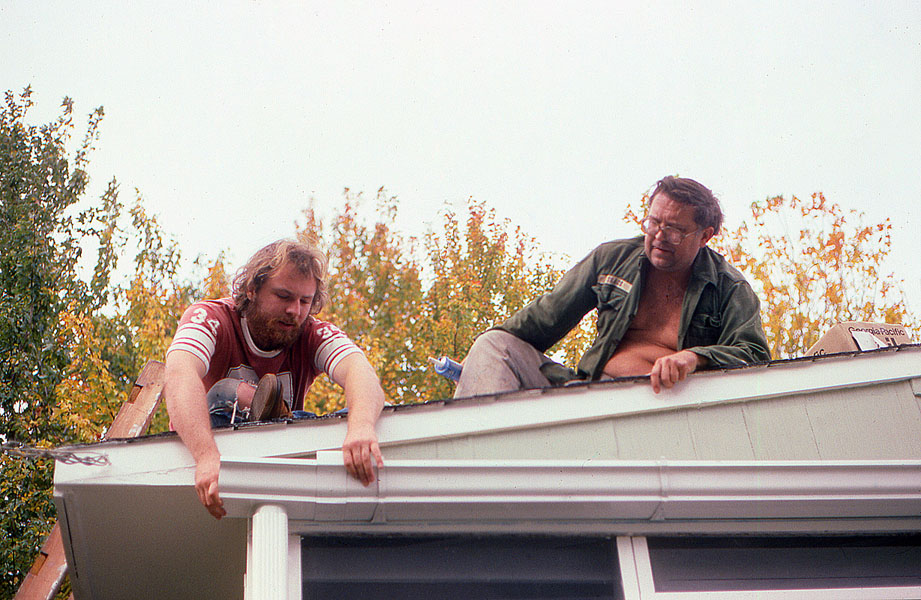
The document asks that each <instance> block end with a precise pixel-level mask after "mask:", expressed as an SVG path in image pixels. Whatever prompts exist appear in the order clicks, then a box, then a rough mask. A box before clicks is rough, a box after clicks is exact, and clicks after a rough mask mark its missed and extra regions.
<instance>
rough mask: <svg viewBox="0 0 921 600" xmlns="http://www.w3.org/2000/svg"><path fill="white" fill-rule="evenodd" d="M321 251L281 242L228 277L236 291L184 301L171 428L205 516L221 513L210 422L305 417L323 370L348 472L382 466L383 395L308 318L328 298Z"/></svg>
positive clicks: (173, 367)
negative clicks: (340, 415) (190, 462)
mask: <svg viewBox="0 0 921 600" xmlns="http://www.w3.org/2000/svg"><path fill="white" fill-rule="evenodd" d="M325 277H326V257H325V256H324V255H323V254H322V253H321V252H320V251H319V250H317V249H316V248H314V247H313V246H310V245H307V244H302V243H299V242H295V241H291V240H279V241H277V242H274V243H272V244H269V245H268V246H266V247H264V248H262V249H261V250H259V251H258V252H256V254H254V255H253V257H252V258H250V260H249V261H248V262H247V264H246V265H245V266H244V267H243V268H242V269H241V270H240V271H239V273H238V274H237V275H236V276H235V277H234V281H233V296H232V297H231V298H222V299H220V300H205V301H202V302H196V303H195V304H193V305H192V306H190V307H189V308H188V309H187V310H186V311H185V313H184V314H183V315H182V318H181V319H180V321H179V328H178V329H177V331H176V336H175V337H174V338H173V342H172V344H171V345H170V347H169V350H167V353H166V376H165V385H164V389H163V395H164V397H165V399H166V407H167V411H168V412H169V416H170V425H171V427H172V428H173V429H175V430H176V432H177V433H178V434H179V437H180V438H181V439H182V441H183V443H184V444H185V445H186V447H187V448H188V449H189V451H190V452H191V453H192V456H193V457H194V458H195V464H196V469H195V490H196V492H197V493H198V496H199V500H201V503H202V504H203V505H204V506H205V508H206V509H207V510H208V512H209V513H211V515H213V516H214V517H215V518H218V519H220V518H221V517H223V516H224V515H225V514H226V511H225V510H224V508H223V501H222V500H221V498H220V494H219V489H218V476H219V472H220V454H219V452H218V449H217V445H216V444H215V441H214V435H213V434H212V432H211V428H212V427H215V426H221V425H229V424H233V423H237V422H240V421H243V420H250V421H259V420H268V419H272V418H278V417H290V416H298V415H299V414H304V415H306V413H303V411H302V409H303V405H304V394H305V392H306V391H307V389H308V388H309V387H310V384H311V383H312V382H313V380H314V379H315V378H316V377H317V376H318V375H320V374H321V373H325V374H326V375H327V376H328V377H329V378H330V379H332V380H333V381H334V382H336V383H337V384H338V385H340V386H341V387H342V388H343V389H344V390H345V400H346V408H347V409H348V431H347V433H346V436H345V441H344V442H343V444H342V451H343V460H344V463H345V467H346V469H347V470H348V472H349V474H350V475H352V476H353V477H355V478H356V479H358V480H359V481H361V483H362V484H364V485H368V484H370V483H371V482H373V481H374V464H375V463H376V464H377V466H378V467H380V466H382V465H383V459H382V457H381V451H380V447H379V446H378V443H377V435H376V433H375V429H374V428H375V424H376V423H377V419H378V417H379V416H380V412H381V409H382V407H383V405H384V392H383V390H382V389H381V386H380V381H379V380H378V378H377V374H376V373H375V371H374V368H373V367H372V366H371V364H370V363H369V362H368V360H367V359H366V358H365V355H364V353H363V352H362V351H361V350H360V349H359V348H358V347H357V346H356V345H355V344H354V343H352V341H351V340H350V339H349V338H348V337H347V336H346V335H345V334H344V333H343V332H342V331H340V330H339V329H338V328H337V327H336V326H334V325H332V324H330V323H326V322H324V321H320V320H318V319H317V318H316V317H314V315H315V314H316V313H318V312H319V311H320V309H322V308H323V305H324V304H325V303H326V302H327V300H328V299H329V296H328V293H327V291H326V290H327V283H326V279H325Z"/></svg>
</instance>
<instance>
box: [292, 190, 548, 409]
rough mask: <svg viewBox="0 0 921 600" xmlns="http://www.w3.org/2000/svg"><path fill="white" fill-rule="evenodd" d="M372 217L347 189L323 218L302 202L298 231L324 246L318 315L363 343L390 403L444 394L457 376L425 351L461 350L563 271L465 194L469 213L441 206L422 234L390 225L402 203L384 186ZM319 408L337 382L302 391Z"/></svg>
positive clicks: (332, 400) (336, 404)
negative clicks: (325, 276) (322, 304)
mask: <svg viewBox="0 0 921 600" xmlns="http://www.w3.org/2000/svg"><path fill="white" fill-rule="evenodd" d="M373 202H374V208H375V209H376V210H375V212H376V214H377V221H376V222H374V223H370V224H369V223H367V222H366V221H365V220H363V219H362V218H361V217H360V216H359V209H360V208H361V207H363V206H364V205H365V203H366V200H365V199H364V198H363V197H362V195H361V194H354V193H352V192H351V191H350V190H345V192H344V199H343V208H342V210H341V211H339V212H338V213H337V214H335V215H334V216H333V217H332V218H331V219H330V220H329V221H328V225H324V223H323V221H322V220H321V219H320V217H319V216H318V215H317V214H316V212H315V211H314V210H313V209H308V210H307V211H305V215H304V216H305V223H304V224H303V225H302V226H300V227H299V228H298V237H299V238H301V239H304V240H309V241H314V242H316V243H318V244H319V245H320V247H322V248H324V249H327V251H328V253H329V257H330V269H331V271H330V278H329V279H330V283H329V290H330V297H331V301H330V303H329V305H328V306H327V307H326V308H325V309H324V311H323V313H322V314H321V315H320V318H323V319H326V320H329V321H330V322H332V323H335V324H336V325H338V326H339V327H340V328H342V329H343V330H344V331H346V332H347V333H348V334H349V336H350V337H351V338H352V339H353V340H355V341H356V343H358V345H359V346H361V347H362V348H363V349H364V350H365V352H366V353H367V354H368V357H369V359H370V360H371V362H372V364H374V365H375V366H376V368H377V371H378V376H379V377H380V379H381V384H382V386H383V387H384V391H385V393H386V395H387V399H388V401H390V402H392V403H404V402H422V401H426V400H433V399H438V398H446V397H449V396H450V395H451V394H452V392H453V384H452V383H450V382H449V381H447V380H446V379H444V378H442V377H441V376H439V375H437V374H435V373H434V371H433V370H432V369H431V368H430V365H429V362H428V358H429V357H439V356H442V355H447V356H450V357H453V358H456V359H457V360H460V359H462V358H463V357H464V356H465V355H466V353H467V350H468V349H469V347H470V345H471V344H472V343H473V340H474V339H475V338H476V336H477V335H478V334H479V333H480V332H482V331H484V330H485V329H487V328H489V327H492V326H493V325H495V324H497V323H499V322H501V321H502V320H504V319H505V318H507V317H508V316H509V315H511V314H512V313H513V312H515V311H516V310H518V309H519V308H521V307H522V306H524V304H526V303H527V302H528V301H530V300H531V299H533V298H534V297H535V296H536V295H538V294H540V293H541V292H543V291H546V290H547V289H549V287H550V286H552V285H553V283H554V282H555V281H556V279H558V278H559V275H560V270H559V269H558V268H556V267H554V266H553V265H552V261H551V258H550V257H548V256H545V255H542V254H541V253H540V252H539V251H538V249H537V248H538V244H537V242H536V240H534V239H533V238H530V237H528V236H526V235H524V234H523V233H522V232H521V231H520V230H519V229H514V228H512V226H511V224H510V223H508V222H507V221H500V220H498V219H497V218H496V215H495V212H494V211H493V210H491V209H489V208H487V207H486V206H485V205H484V204H483V203H481V202H476V201H474V200H472V199H470V200H468V202H467V205H466V212H467V214H466V218H465V219H464V220H461V218H460V217H459V216H458V214H457V213H456V212H455V211H454V210H452V209H450V208H447V207H446V209H445V210H444V212H443V213H442V223H441V227H440V228H439V229H438V230H435V229H431V230H429V231H428V232H427V233H426V235H425V236H424V237H423V239H422V240H421V241H420V240H418V239H415V238H411V237H410V238H407V237H404V236H402V235H401V234H399V233H398V232H396V231H394V223H395V219H396V216H397V212H398V208H399V204H398V200H397V198H396V197H394V196H390V195H388V194H387V193H386V191H385V190H384V189H383V188H381V189H379V190H378V191H377V195H376V198H375V199H374V201H373ZM305 404H306V405H307V406H308V410H314V411H316V412H320V413H324V412H328V411H329V410H335V409H337V408H341V407H342V406H343V398H342V394H341V391H340V390H339V389H338V388H336V387H335V386H333V385H332V384H330V383H329V382H328V381H326V380H323V381H320V382H317V383H315V384H314V386H313V387H312V388H311V391H310V393H309V395H308V398H307V399H306V400H305Z"/></svg>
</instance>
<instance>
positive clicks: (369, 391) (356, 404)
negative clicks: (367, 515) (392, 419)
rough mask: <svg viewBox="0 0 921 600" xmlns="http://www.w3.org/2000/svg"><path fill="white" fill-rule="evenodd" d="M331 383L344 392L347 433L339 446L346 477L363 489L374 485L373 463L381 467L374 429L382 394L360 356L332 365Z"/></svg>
mask: <svg viewBox="0 0 921 600" xmlns="http://www.w3.org/2000/svg"><path fill="white" fill-rule="evenodd" d="M332 379H333V381H335V382H336V383H337V384H339V385H340V386H342V388H343V389H344V390H345V404H346V408H348V409H349V416H348V432H347V433H346V434H345V441H344V442H343V443H342V454H343V461H344V462H345V468H346V470H347V471H348V472H349V474H350V475H351V476H352V477H354V478H355V479H357V480H359V481H360V482H361V483H362V484H363V485H369V484H371V483H372V482H373V481H374V463H377V466H378V467H382V466H383V465H384V459H383V457H382V456H381V448H380V446H379V445H378V443H377V434H376V433H375V431H374V426H375V425H376V424H377V419H378V417H379V416H380V414H381V409H383V407H384V390H382V389H381V384H380V380H379V379H378V378H377V373H375V372H374V367H372V366H371V363H369V362H368V359H367V358H365V356H364V354H360V353H357V352H356V353H354V354H350V355H348V356H346V357H345V358H343V359H342V361H341V362H340V363H339V364H338V365H336V369H335V371H334V373H333V374H332Z"/></svg>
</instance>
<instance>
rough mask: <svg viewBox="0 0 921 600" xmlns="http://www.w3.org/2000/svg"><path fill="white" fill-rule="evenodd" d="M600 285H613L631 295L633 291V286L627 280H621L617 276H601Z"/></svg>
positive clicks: (599, 278)
mask: <svg viewBox="0 0 921 600" xmlns="http://www.w3.org/2000/svg"><path fill="white" fill-rule="evenodd" d="M598 283H599V284H601V285H613V286H614V287H616V288H619V289H622V290H623V291H625V292H627V293H628V294H629V293H630V290H632V289H633V284H632V283H630V282H629V281H627V280H626V279H621V278H620V277H617V276H616V275H599V276H598Z"/></svg>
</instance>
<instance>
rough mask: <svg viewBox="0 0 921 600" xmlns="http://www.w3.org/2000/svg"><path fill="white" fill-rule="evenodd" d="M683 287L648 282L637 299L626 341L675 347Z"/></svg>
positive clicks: (682, 299)
mask: <svg viewBox="0 0 921 600" xmlns="http://www.w3.org/2000/svg"><path fill="white" fill-rule="evenodd" d="M684 292H685V288H684V287H681V286H674V285H667V284H663V283H662V282H652V281H650V282H648V283H647V285H646V286H645V287H644V289H643V293H642V296H641V297H640V302H639V307H638V308H637V312H636V316H635V317H634V318H633V321H632V322H631V323H630V328H629V330H628V332H627V337H628V338H634V339H635V338H637V337H640V338H642V339H643V340H645V341H648V342H653V343H657V344H661V345H663V346H667V347H670V348H675V347H676V346H677V343H678V329H679V326H680V324H681V307H682V305H683V303H684Z"/></svg>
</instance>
